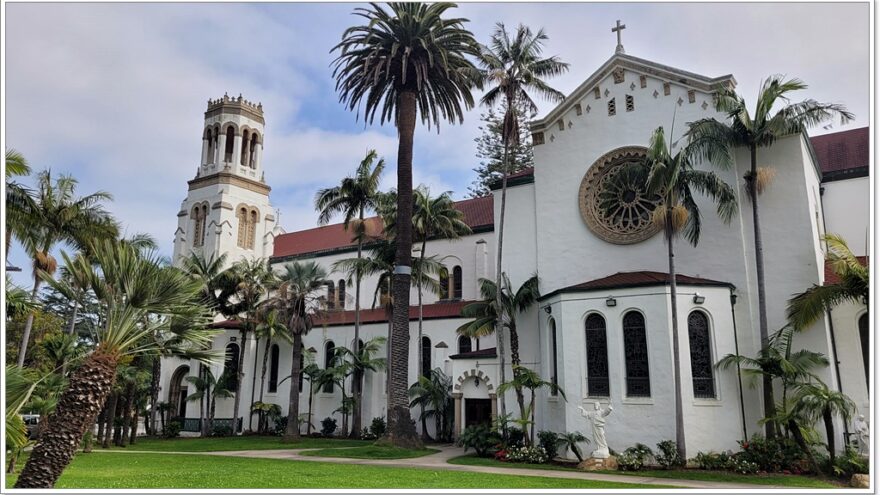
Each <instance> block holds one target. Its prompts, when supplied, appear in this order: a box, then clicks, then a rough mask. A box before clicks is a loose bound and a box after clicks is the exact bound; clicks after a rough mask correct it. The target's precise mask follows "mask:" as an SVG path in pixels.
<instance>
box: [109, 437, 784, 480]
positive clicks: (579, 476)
mask: <svg viewBox="0 0 880 495" xmlns="http://www.w3.org/2000/svg"><path fill="white" fill-rule="evenodd" d="M431 448H435V449H438V450H440V452H437V453H436V454H430V455H426V456H423V457H416V458H412V459H348V458H344V457H317V456H306V455H301V453H302V452H303V451H307V450H320V449H314V448H312V449H287V450H280V449H279V450H230V451H217V452H156V451H145V450H109V451H107V452H129V453H139V454H175V455H182V454H187V455H193V454H197V455H213V456H223V457H248V458H253V459H283V460H289V461H311V462H332V463H337V464H358V465H368V466H391V467H402V468H420V469H438V470H444V471H469V472H472V473H491V474H502V475H503V474H507V475H519V476H539V477H544V478H565V479H575V480H591V481H607V482H615V483H640V484H645V485H666V486H673V485H674V486H676V487H681V488H696V489H731V490H742V489H752V490H761V489H783V488H791V487H784V486H775V485H756V484H751V483H730V482H721V481H699V480H684V479H671V478H653V477H648V476H637V475H618V474H604V473H588V472H580V471H554V470H543V469H529V468H513V467H510V468H508V467H503V468H502V467H491V466H466V465H460V464H449V463H448V462H447V461H449V459H452V458H453V457H458V456H460V455H463V451H462V449H461V447H456V446H453V445H445V446H431ZM93 452H101V450H95V451H93Z"/></svg>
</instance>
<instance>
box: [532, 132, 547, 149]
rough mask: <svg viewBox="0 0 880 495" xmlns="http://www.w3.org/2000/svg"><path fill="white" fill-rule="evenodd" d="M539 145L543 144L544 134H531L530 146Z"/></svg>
mask: <svg viewBox="0 0 880 495" xmlns="http://www.w3.org/2000/svg"><path fill="white" fill-rule="evenodd" d="M539 144H544V133H543V132H533V133H532V145H533V146H537V145H539Z"/></svg>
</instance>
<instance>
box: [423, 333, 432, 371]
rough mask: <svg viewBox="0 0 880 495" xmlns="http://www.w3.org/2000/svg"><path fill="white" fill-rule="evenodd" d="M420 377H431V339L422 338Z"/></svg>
mask: <svg viewBox="0 0 880 495" xmlns="http://www.w3.org/2000/svg"><path fill="white" fill-rule="evenodd" d="M422 376H424V377H426V378H427V377H429V376H431V339H429V338H428V337H425V336H423V337H422Z"/></svg>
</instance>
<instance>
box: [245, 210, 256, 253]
mask: <svg viewBox="0 0 880 495" xmlns="http://www.w3.org/2000/svg"><path fill="white" fill-rule="evenodd" d="M249 218H250V219H249V220H248V232H247V248H248V249H253V248H254V239H255V238H256V237H257V210H251V212H250V216H249Z"/></svg>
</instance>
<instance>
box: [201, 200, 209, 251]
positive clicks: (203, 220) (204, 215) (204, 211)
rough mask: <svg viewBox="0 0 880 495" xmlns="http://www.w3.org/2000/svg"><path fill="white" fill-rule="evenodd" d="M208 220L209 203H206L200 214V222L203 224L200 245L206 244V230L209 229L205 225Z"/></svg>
mask: <svg viewBox="0 0 880 495" xmlns="http://www.w3.org/2000/svg"><path fill="white" fill-rule="evenodd" d="M207 221H208V204H207V203H205V204H203V205H202V213H201V215H200V216H199V222H200V223H201V224H202V227H201V229H200V230H201V233H200V234H199V246H204V245H205V232H207V229H206V227H205V223H207Z"/></svg>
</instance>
